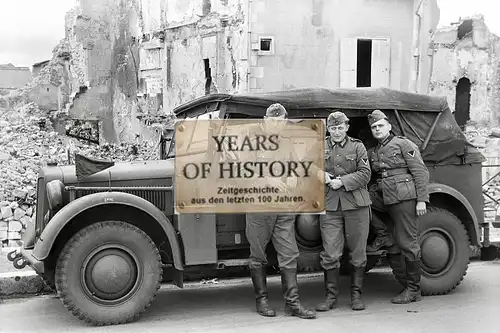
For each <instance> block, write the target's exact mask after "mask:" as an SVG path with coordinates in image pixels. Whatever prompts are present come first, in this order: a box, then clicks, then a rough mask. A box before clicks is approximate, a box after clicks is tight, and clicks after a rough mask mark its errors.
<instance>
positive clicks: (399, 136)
mask: <svg viewBox="0 0 500 333" xmlns="http://www.w3.org/2000/svg"><path fill="white" fill-rule="evenodd" d="M396 138H399V139H408V138H407V137H406V136H402V135H396Z"/></svg>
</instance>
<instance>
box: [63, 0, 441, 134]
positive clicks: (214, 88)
mask: <svg viewBox="0 0 500 333" xmlns="http://www.w3.org/2000/svg"><path fill="white" fill-rule="evenodd" d="M77 3H78V5H77V6H76V7H75V8H74V9H73V10H72V11H70V12H69V13H68V14H67V16H66V37H65V39H64V40H63V41H62V42H61V45H60V46H59V48H58V50H57V51H56V52H55V53H54V57H55V58H57V59H58V60H57V61H54V59H53V63H57V64H58V65H57V66H58V68H59V69H58V71H59V72H60V77H61V84H60V85H59V94H58V96H59V106H60V109H64V110H66V111H67V113H68V115H69V116H70V117H72V118H77V119H85V120H89V121H95V122H97V123H99V124H100V129H99V131H100V137H101V138H102V140H103V141H108V142H123V141H128V142H130V141H134V140H149V139H154V138H157V136H158V131H157V130H155V129H152V128H151V127H150V126H149V123H150V122H151V121H153V120H154V121H158V119H160V120H159V121H160V122H161V116H162V115H165V114H169V113H171V111H172V110H173V108H174V107H176V106H178V105H180V104H182V103H185V102H187V101H189V100H191V99H193V98H196V97H200V96H203V95H205V94H209V93H213V92H228V93H239V92H260V91H271V90H284V89H291V88H298V87H305V86H324V87H332V88H334V87H367V86H371V87H391V88H396V89H402V90H406V91H414V92H426V91H427V89H428V83H429V76H430V71H431V57H430V55H429V45H430V42H431V38H432V35H433V33H434V31H435V28H436V26H437V23H438V20H439V9H438V7H437V4H436V0H349V1H340V0H79V1H78V2H77ZM152 119H153V120H152Z"/></svg>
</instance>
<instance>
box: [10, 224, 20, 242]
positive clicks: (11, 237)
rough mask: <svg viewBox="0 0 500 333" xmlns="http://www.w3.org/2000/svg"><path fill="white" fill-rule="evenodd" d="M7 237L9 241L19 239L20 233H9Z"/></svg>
mask: <svg viewBox="0 0 500 333" xmlns="http://www.w3.org/2000/svg"><path fill="white" fill-rule="evenodd" d="M9 224H10V223H9ZM7 236H8V238H9V239H12V240H18V239H21V233H20V232H19V231H9V232H8V235H7Z"/></svg>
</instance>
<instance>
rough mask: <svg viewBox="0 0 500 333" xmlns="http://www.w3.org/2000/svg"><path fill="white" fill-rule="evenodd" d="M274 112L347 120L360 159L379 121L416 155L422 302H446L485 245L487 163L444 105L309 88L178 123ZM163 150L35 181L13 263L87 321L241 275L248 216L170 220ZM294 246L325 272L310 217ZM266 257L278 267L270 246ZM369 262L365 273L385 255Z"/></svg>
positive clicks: (115, 319)
mask: <svg viewBox="0 0 500 333" xmlns="http://www.w3.org/2000/svg"><path fill="white" fill-rule="evenodd" d="M276 102H279V103H281V104H283V105H284V106H285V107H286V109H287V110H288V112H289V117H290V119H291V120H290V121H293V120H294V119H309V118H321V119H325V118H326V117H327V116H328V114H329V113H330V112H332V111H334V110H342V111H343V112H345V113H346V114H347V116H348V117H349V118H350V123H351V126H350V130H349V133H348V134H349V135H351V136H353V137H357V138H359V139H361V140H363V142H364V143H365V145H366V146H367V148H370V147H372V146H373V145H374V144H376V142H374V140H373V138H372V136H371V133H370V128H369V125H368V121H367V115H368V113H370V112H371V111H373V109H380V110H382V111H383V112H385V113H386V115H387V116H388V117H389V118H390V121H391V123H392V124H393V132H394V133H395V134H396V135H402V136H405V137H407V138H409V139H410V140H412V141H413V142H414V143H416V144H417V145H418V146H419V147H420V150H421V154H422V156H423V159H424V160H425V163H426V165H427V167H428V169H429V171H430V179H431V182H430V184H429V193H430V205H429V208H428V213H427V214H426V215H424V216H421V217H419V222H418V223H419V230H420V245H421V247H422V262H423V265H422V281H421V285H422V292H423V294H424V295H439V294H446V293H448V292H450V291H451V290H453V289H454V288H455V287H456V286H457V285H459V284H460V282H461V280H462V279H463V277H464V276H465V274H466V271H467V269H468V264H469V245H471V244H472V245H479V246H480V245H481V243H480V234H479V227H480V225H481V223H483V220H484V218H483V195H482V187H481V163H482V162H483V160H484V157H483V156H482V155H481V154H480V152H479V151H478V150H477V149H476V148H474V147H473V146H472V145H470V144H469V143H468V142H467V140H466V138H465V136H464V134H463V133H462V131H461V130H460V128H459V126H458V125H457V123H456V122H455V119H454V116H453V115H452V113H451V111H450V108H449V106H448V104H447V102H446V99H445V98H441V97H432V96H427V95H419V94H411V93H406V92H401V91H395V90H390V89H385V88H383V89H372V88H357V89H322V88H311V89H306V88H304V89H294V90H288V91H280V92H273V93H260V94H236V95H230V94H212V95H207V96H203V97H201V98H198V99H195V100H193V101H191V102H189V103H186V104H183V105H181V106H179V107H177V108H176V109H174V110H173V112H174V113H175V115H176V117H177V118H178V119H186V118H190V119H196V118H198V119H201V118H207V117H208V118H209V117H211V116H212V115H214V116H217V117H218V118H220V119H223V120H224V119H255V118H262V117H263V116H264V114H265V110H266V108H267V107H268V106H269V105H270V104H272V103H276ZM168 143H169V145H168V146H166V147H165V149H163V152H164V154H163V158H162V159H161V160H152V161H136V162H129V163H116V164H115V165H114V166H112V167H110V168H107V169H106V170H103V171H100V172H97V173H95V174H93V175H90V176H88V177H86V178H84V179H83V180H78V178H77V176H76V171H75V166H74V165H68V166H47V167H44V168H42V169H41V170H40V173H39V176H38V184H37V206H36V221H34V223H33V224H31V225H29V226H28V227H27V229H26V232H25V233H24V235H23V239H22V241H23V246H22V247H21V248H20V250H19V251H16V252H14V253H10V254H9V259H11V260H13V261H14V264H15V266H16V267H19V268H20V267H24V265H26V264H28V265H30V266H31V267H32V268H33V269H34V270H35V271H36V272H37V273H38V274H39V275H40V276H41V277H43V279H44V280H45V281H46V283H47V284H48V285H49V286H51V287H52V288H54V289H55V290H57V293H58V296H59V298H60V299H61V300H62V302H63V303H64V305H65V306H66V307H67V309H68V310H69V311H70V312H71V313H73V314H74V315H76V316H78V318H80V319H82V320H84V321H86V322H89V323H91V324H94V325H111V324H120V323H126V322H130V321H132V320H134V319H135V318H137V317H138V316H139V315H140V314H141V313H142V312H143V311H145V310H146V309H147V308H148V307H149V306H150V304H151V302H152V301H153V299H154V298H155V296H156V294H157V292H158V290H159V288H160V285H161V283H162V282H172V283H173V284H175V285H177V286H178V287H180V288H182V287H183V282H184V277H185V276H186V275H187V274H188V273H189V272H197V271H201V270H204V269H207V268H208V269H214V270H219V271H225V270H227V269H228V268H231V267H245V266H246V265H247V258H248V255H249V249H248V241H247V239H246V237H245V215H244V214H180V215H177V214H175V213H174V201H173V200H174V191H175V185H174V182H173V176H174V159H175V136H172V140H171V141H170V142H168ZM381 218H382V219H383V218H384V217H383V216H381ZM370 237H373V236H370ZM296 238H297V242H298V244H299V247H300V258H299V270H300V271H318V270H320V269H321V268H320V265H319V253H320V251H321V247H322V246H321V237H320V232H319V225H318V216H317V215H297V216H296ZM369 241H371V240H369ZM269 253H270V259H271V262H270V265H273V262H275V256H274V257H273V253H274V251H273V249H272V245H270V250H269ZM368 255H369V256H368V257H369V264H368V267H367V271H368V270H369V269H371V268H372V267H373V266H374V265H375V263H376V262H377V261H378V260H379V259H380V258H381V256H384V253H383V251H381V252H376V253H368ZM344 257H346V256H344ZM273 258H274V259H273ZM368 279H369V278H368ZM251 297H252V295H249V299H250V298H251Z"/></svg>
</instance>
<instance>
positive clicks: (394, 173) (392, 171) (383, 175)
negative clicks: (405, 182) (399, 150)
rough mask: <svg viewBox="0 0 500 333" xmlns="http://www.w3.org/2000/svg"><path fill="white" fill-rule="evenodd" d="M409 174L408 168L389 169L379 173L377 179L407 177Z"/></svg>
mask: <svg viewBox="0 0 500 333" xmlns="http://www.w3.org/2000/svg"><path fill="white" fill-rule="evenodd" d="M409 173H410V170H409V169H408V168H398V169H389V170H384V171H380V172H378V173H377V178H387V177H392V176H397V175H407V174H409Z"/></svg>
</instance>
